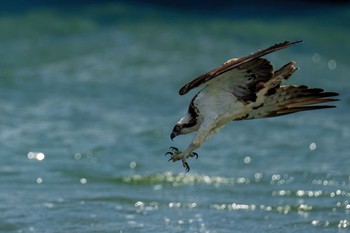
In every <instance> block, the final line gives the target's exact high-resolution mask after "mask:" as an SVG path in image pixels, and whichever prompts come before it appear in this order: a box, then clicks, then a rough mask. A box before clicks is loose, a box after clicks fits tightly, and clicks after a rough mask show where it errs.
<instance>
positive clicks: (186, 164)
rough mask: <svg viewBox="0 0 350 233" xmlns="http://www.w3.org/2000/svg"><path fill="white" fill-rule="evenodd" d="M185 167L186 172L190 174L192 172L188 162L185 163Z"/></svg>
mask: <svg viewBox="0 0 350 233" xmlns="http://www.w3.org/2000/svg"><path fill="white" fill-rule="evenodd" d="M183 166H184V167H185V171H186V172H189V171H190V170H191V169H190V166H189V165H188V163H187V162H184V164H183Z"/></svg>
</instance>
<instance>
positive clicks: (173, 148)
mask: <svg viewBox="0 0 350 233" xmlns="http://www.w3.org/2000/svg"><path fill="white" fill-rule="evenodd" d="M169 149H170V150H172V151H179V149H177V148H176V147H174V146H171V147H169Z"/></svg>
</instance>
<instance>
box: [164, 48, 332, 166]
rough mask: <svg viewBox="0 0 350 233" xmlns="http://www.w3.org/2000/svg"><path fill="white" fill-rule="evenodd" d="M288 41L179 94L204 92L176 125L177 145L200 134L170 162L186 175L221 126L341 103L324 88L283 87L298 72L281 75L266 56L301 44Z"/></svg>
mask: <svg viewBox="0 0 350 233" xmlns="http://www.w3.org/2000/svg"><path fill="white" fill-rule="evenodd" d="M300 42H302V41H296V42H288V41H286V42H283V43H280V44H275V45H273V46H271V47H269V48H267V49H263V50H260V51H257V52H255V53H252V54H250V55H248V56H244V57H241V58H237V59H231V60H228V61H227V62H225V63H224V64H223V65H221V66H219V67H217V68H215V69H213V70H211V71H209V72H207V73H205V74H203V75H201V76H199V77H198V78H196V79H194V80H192V81H191V82H189V83H188V84H186V85H185V86H183V87H182V88H181V89H180V91H179V94H180V95H184V94H186V93H187V92H189V91H190V90H191V89H193V88H196V87H199V86H200V87H202V89H201V90H200V91H199V92H198V93H197V94H196V95H195V96H194V97H193V99H192V101H191V103H190V105H189V108H188V112H187V114H186V115H185V116H184V117H182V118H181V119H180V120H179V121H178V122H177V123H176V125H175V126H174V128H173V131H172V133H171V135H170V137H171V140H173V139H174V138H175V137H176V136H178V135H180V134H187V133H191V132H194V131H197V134H196V136H195V137H194V139H193V141H192V142H191V143H190V145H189V146H188V148H187V149H186V150H185V151H183V152H181V151H180V150H178V149H177V148H176V147H170V149H171V150H172V151H170V152H167V153H166V155H167V154H170V155H171V158H170V159H169V161H173V162H175V161H178V160H181V161H182V165H183V166H184V167H185V169H186V171H189V170H190V167H189V165H188V162H187V159H188V158H189V157H194V156H196V157H197V158H198V154H197V153H196V152H194V150H196V149H197V148H198V147H200V145H201V144H202V143H203V142H204V141H205V140H206V139H208V138H209V136H210V135H212V134H213V133H214V132H216V131H217V130H218V129H219V128H220V127H222V126H224V125H225V124H227V123H228V122H230V121H235V120H245V119H256V118H265V117H275V116H281V115H285V114H290V113H295V112H299V111H306V110H315V109H323V108H332V107H335V106H332V105H314V104H320V103H325V102H331V101H336V100H337V99H334V98H331V97H333V96H337V95H338V93H335V92H325V91H324V90H323V89H320V88H308V87H307V86H304V85H301V86H294V85H285V86H284V85H281V82H283V81H285V80H287V79H288V78H289V77H290V76H291V75H292V74H293V72H294V71H296V70H297V68H296V67H295V66H294V65H295V62H293V61H291V62H289V63H288V64H286V65H284V66H283V67H282V68H280V69H279V70H277V71H274V69H273V66H272V64H271V63H270V62H269V61H268V60H267V59H265V58H261V57H262V56H264V55H267V54H269V53H272V52H275V51H277V50H281V49H284V48H287V47H289V46H292V45H294V44H297V43H300Z"/></svg>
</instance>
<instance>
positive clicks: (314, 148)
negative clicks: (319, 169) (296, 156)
mask: <svg viewBox="0 0 350 233" xmlns="http://www.w3.org/2000/svg"><path fill="white" fill-rule="evenodd" d="M309 149H310V150H316V143H314V142H312V143H311V144H310V146H309Z"/></svg>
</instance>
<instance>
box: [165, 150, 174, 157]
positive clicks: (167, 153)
mask: <svg viewBox="0 0 350 233" xmlns="http://www.w3.org/2000/svg"><path fill="white" fill-rule="evenodd" d="M167 155H173V153H172V152H170V151H168V152H166V153H165V155H164V156H167Z"/></svg>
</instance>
